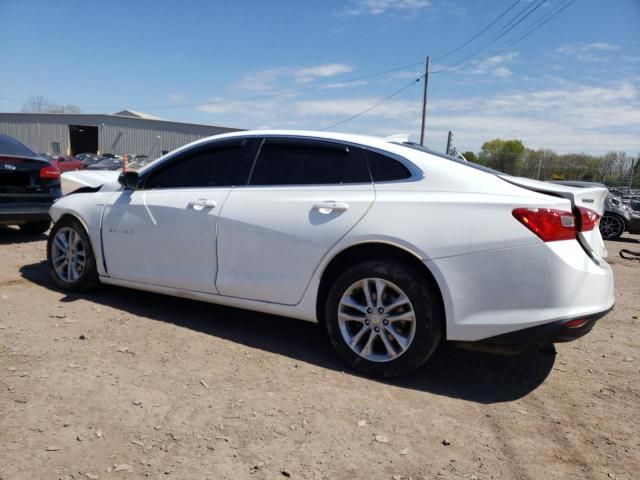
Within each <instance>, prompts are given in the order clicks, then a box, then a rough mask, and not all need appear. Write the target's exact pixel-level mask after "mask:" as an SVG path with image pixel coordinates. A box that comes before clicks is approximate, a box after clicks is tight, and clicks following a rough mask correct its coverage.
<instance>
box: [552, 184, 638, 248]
mask: <svg viewBox="0 0 640 480" xmlns="http://www.w3.org/2000/svg"><path fill="white" fill-rule="evenodd" d="M552 183H559V184H562V185H570V186H574V187H581V188H584V187H604V188H606V185H604V184H603V183H596V182H582V181H577V180H564V181H559V182H552ZM599 228H600V233H601V235H602V238H604V239H605V240H615V239H616V238H620V236H621V235H622V234H623V233H624V232H629V233H632V234H635V233H640V211H634V209H633V208H632V205H631V204H630V202H629V201H625V200H624V199H623V198H622V197H620V196H618V195H615V194H614V193H613V192H611V191H610V192H609V194H608V195H607V199H606V201H605V203H604V215H603V216H602V218H601V219H600V224H599Z"/></svg>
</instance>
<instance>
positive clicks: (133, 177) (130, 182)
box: [118, 172, 140, 190]
mask: <svg viewBox="0 0 640 480" xmlns="http://www.w3.org/2000/svg"><path fill="white" fill-rule="evenodd" d="M139 182H140V179H139V178H138V172H122V173H121V174H120V175H119V176H118V183H119V184H120V185H122V186H123V187H124V188H126V189H127V190H137V189H138V184H139Z"/></svg>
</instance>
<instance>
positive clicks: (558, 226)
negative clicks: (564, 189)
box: [512, 208, 576, 242]
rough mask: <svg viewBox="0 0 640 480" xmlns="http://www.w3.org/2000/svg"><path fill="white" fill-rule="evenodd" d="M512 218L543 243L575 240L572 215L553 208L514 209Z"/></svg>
mask: <svg viewBox="0 0 640 480" xmlns="http://www.w3.org/2000/svg"><path fill="white" fill-rule="evenodd" d="M512 213H513V216H514V217H515V218H516V219H517V220H518V221H519V222H520V223H522V224H523V225H524V226H525V227H527V228H528V229H529V230H531V231H532V232H533V233H535V234H536V235H537V236H538V237H540V238H541V239H542V241H543V242H555V241H557V240H572V239H575V238H576V223H575V218H574V216H573V213H571V212H565V211H563V210H555V209H553V208H516V209H515V210H514V211H513V212H512Z"/></svg>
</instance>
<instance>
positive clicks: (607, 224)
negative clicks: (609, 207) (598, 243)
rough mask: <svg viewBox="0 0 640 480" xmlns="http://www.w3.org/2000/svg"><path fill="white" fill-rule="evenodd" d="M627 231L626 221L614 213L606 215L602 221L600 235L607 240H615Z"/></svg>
mask: <svg viewBox="0 0 640 480" xmlns="http://www.w3.org/2000/svg"><path fill="white" fill-rule="evenodd" d="M625 230H626V225H625V223H624V220H623V219H622V218H621V217H619V216H618V215H616V214H614V213H605V214H604V215H603V216H602V218H601V219H600V235H602V238H604V239H605V240H615V239H616V238H620V236H621V235H622V234H623V233H624V231H625Z"/></svg>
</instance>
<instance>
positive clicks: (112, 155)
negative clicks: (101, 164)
mask: <svg viewBox="0 0 640 480" xmlns="http://www.w3.org/2000/svg"><path fill="white" fill-rule="evenodd" d="M102 157H103V158H116V155H114V154H113V153H103V154H102Z"/></svg>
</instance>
